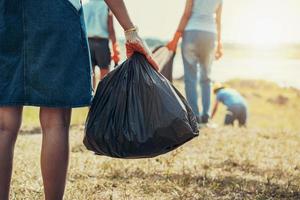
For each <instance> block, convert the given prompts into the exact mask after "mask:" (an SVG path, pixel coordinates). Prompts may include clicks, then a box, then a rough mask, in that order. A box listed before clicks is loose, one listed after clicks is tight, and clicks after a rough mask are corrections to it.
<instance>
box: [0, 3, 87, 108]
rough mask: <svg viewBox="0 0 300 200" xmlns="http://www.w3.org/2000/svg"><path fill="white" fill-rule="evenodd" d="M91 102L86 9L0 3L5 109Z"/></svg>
mask: <svg viewBox="0 0 300 200" xmlns="http://www.w3.org/2000/svg"><path fill="white" fill-rule="evenodd" d="M91 99H92V86H91V65H90V57H89V50H88V43H87V37H86V30H85V25H84V18H83V11H82V8H80V9H76V8H75V7H74V5H73V4H72V3H70V1H69V0H42V1H38V0H0V106H22V105H29V106H44V107H58V108H73V107H82V106H88V105H89V104H90V102H91Z"/></svg>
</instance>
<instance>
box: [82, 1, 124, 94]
mask: <svg viewBox="0 0 300 200" xmlns="http://www.w3.org/2000/svg"><path fill="white" fill-rule="evenodd" d="M83 11H84V18H85V24H86V28H87V35H88V41H89V47H90V55H91V61H92V68H93V87H94V89H95V88H96V85H97V83H96V75H95V67H96V65H97V66H98V67H99V68H100V79H102V78H103V77H104V76H105V75H106V74H107V73H108V72H109V67H110V62H111V58H112V59H113V61H114V63H115V64H118V63H119V61H120V51H119V45H118V43H117V39H116V34H115V29H114V24H113V14H112V12H111V11H110V10H109V8H108V6H107V5H106V3H105V1H104V0H89V1H88V2H87V3H85V4H83ZM109 39H110V40H111V42H112V50H113V55H112V57H111V53H110V49H109Z"/></svg>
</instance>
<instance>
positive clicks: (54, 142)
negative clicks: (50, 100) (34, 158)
mask: <svg viewBox="0 0 300 200" xmlns="http://www.w3.org/2000/svg"><path fill="white" fill-rule="evenodd" d="M70 119H71V109H56V108H41V109H40V121H41V126H42V131H43V143H42V153H41V167H42V175H43V182H44V190H45V199H46V200H54V199H55V200H62V199H63V195H64V190H65V184H66V174H67V170H68V160H69V127H70Z"/></svg>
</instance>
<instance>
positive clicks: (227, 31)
mask: <svg viewBox="0 0 300 200" xmlns="http://www.w3.org/2000/svg"><path fill="white" fill-rule="evenodd" d="M126 4H127V6H128V9H129V13H130V14H131V17H132V18H133V19H134V21H135V23H136V24H137V25H138V26H139V29H140V34H141V35H142V36H143V37H144V38H148V44H149V45H150V46H152V47H153V46H155V45H157V43H165V42H167V41H168V40H171V38H172V37H173V34H174V32H175V30H176V28H177V26H178V23H179V20H180V17H181V16H182V13H183V10H184V6H185V1H184V0H178V1H174V0H163V1H161V0H151V1H136V0H126ZM223 6H224V7H223V16H222V24H223V26H222V37H223V43H224V58H223V59H221V60H220V61H219V62H215V63H214V66H213V73H212V75H213V78H214V79H215V80H217V81H227V80H230V79H233V78H246V79H253V78H255V79H267V80H270V81H274V82H276V83H278V84H280V85H281V86H293V87H297V88H300V79H299V78H298V77H297V75H298V74H300V60H299V59H300V26H299V25H298V24H299V22H300V1H299V0H285V1H282V0H251V1H249V0H238V1H237V0H224V5H223ZM115 24H116V27H117V34H118V36H119V38H123V31H122V29H121V28H120V26H119V25H118V23H117V22H115ZM182 75H183V66H182V61H181V56H177V57H176V61H175V68H174V77H175V78H176V77H180V76H182Z"/></svg>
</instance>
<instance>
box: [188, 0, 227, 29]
mask: <svg viewBox="0 0 300 200" xmlns="http://www.w3.org/2000/svg"><path fill="white" fill-rule="evenodd" d="M222 2H223V0H194V4H193V10H192V15H191V17H190V19H189V22H188V24H187V26H186V28H185V30H186V31H189V30H198V31H207V32H212V33H217V27H216V20H215V16H216V11H217V9H218V8H219V6H220V5H222Z"/></svg>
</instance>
